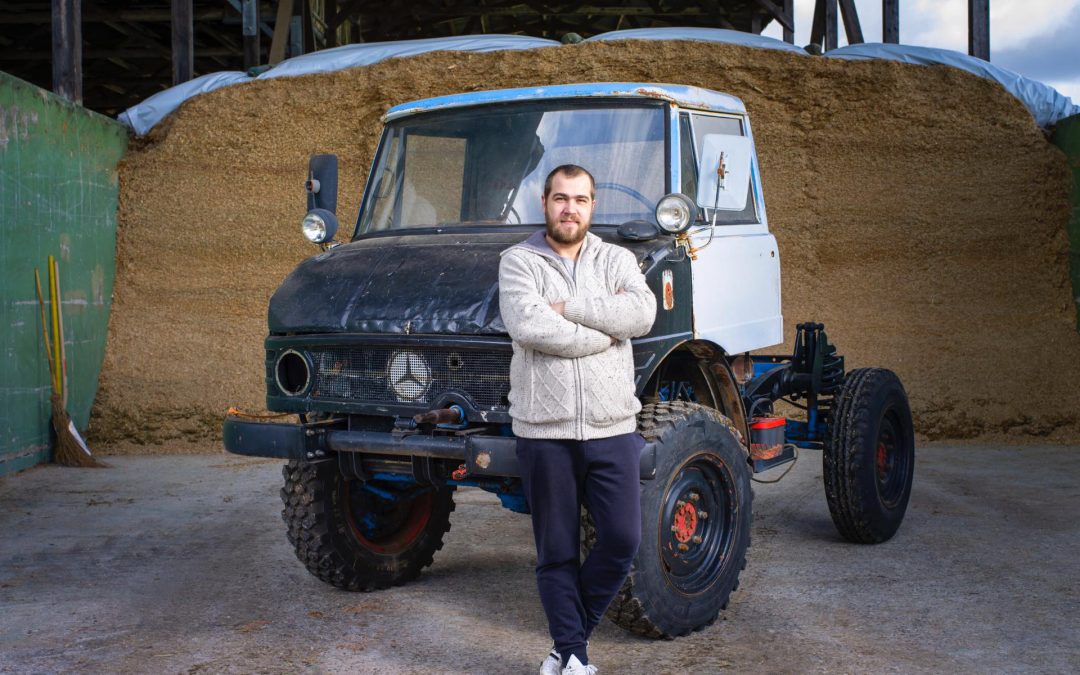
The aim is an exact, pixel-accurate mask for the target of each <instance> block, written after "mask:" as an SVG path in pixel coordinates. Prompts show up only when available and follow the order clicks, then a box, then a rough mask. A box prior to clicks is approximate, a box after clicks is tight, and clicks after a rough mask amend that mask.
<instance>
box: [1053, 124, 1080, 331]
mask: <svg viewBox="0 0 1080 675" xmlns="http://www.w3.org/2000/svg"><path fill="white" fill-rule="evenodd" d="M1051 140H1052V141H1053V142H1054V145H1056V146H1058V147H1059V148H1061V149H1062V150H1064V151H1065V155H1066V156H1067V157H1068V158H1069V168H1070V169H1071V170H1072V177H1073V184H1072V217H1071V218H1069V269H1070V272H1071V275H1072V290H1073V300H1074V301H1075V302H1076V329H1077V330H1080V115H1073V116H1072V117H1068V118H1066V119H1064V120H1062V121H1060V122H1058V123H1057V126H1056V127H1054V134H1053V136H1052V138H1051Z"/></svg>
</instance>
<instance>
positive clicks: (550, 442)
mask: <svg viewBox="0 0 1080 675" xmlns="http://www.w3.org/2000/svg"><path fill="white" fill-rule="evenodd" d="M595 185H596V184H595V181H594V180H593V177H592V175H591V174H589V172H588V171H586V170H585V169H583V168H581V167H580V166H576V165H573V164H567V165H563V166H560V167H557V168H556V169H555V170H553V171H552V172H551V173H550V174H548V177H547V180H546V181H545V183H544V194H543V196H542V197H541V204H542V205H543V207H544V219H545V221H546V228H545V230H544V231H542V232H539V231H538V232H536V233H534V234H533V235H532V236H530V237H529V238H528V239H526V240H525V241H523V242H522V243H520V244H517V245H515V246H512V247H510V248H509V249H507V250H506V251H503V253H502V259H501V261H500V265H499V309H500V313H501V315H502V320H503V323H504V324H505V325H506V329H507V332H508V333H510V337H511V338H512V340H513V343H514V344H513V347H514V356H513V359H512V361H511V364H510V396H509V398H510V416H511V418H512V420H513V429H514V435H515V436H517V457H518V463H519V465H520V469H521V481H522V485H523V487H524V490H525V497H526V499H527V500H528V503H529V508H530V511H531V513H532V524H533V536H534V538H535V540H536V557H537V564H536V583H537V587H538V588H539V591H540V601H541V604H542V605H543V607H544V613H545V614H546V615H547V619H548V628H549V631H550V633H551V637H552V639H553V640H554V643H555V644H554V646H553V647H552V650H551V653H550V654H549V655H548V656H547V658H546V659H544V661H543V663H542V664H541V669H540V672H541V673H542V674H543V675H558V674H559V673H560V672H561V673H562V674H563V675H588V674H591V673H595V672H596V667H595V666H593V665H590V664H589V657H588V653H587V650H586V648H587V644H588V639H589V635H590V634H591V633H592V630H593V629H594V628H596V626H597V624H599V623H600V619H601V617H602V616H603V615H604V612H605V610H606V609H607V607H608V605H609V604H610V603H611V601H612V599H613V598H614V597H615V594H616V593H617V592H618V590H619V587H620V586H622V583H623V580H624V579H625V578H626V575H627V573H628V572H629V571H630V564H631V562H632V561H633V559H634V556H635V555H636V553H637V548H638V544H639V542H640V539H641V516H640V511H641V506H640V503H639V499H640V497H639V482H638V481H639V475H638V472H639V464H640V453H641V448H642V447H643V445H644V439H642V438H641V436H640V435H639V434H638V433H637V431H636V430H637V417H636V416H637V413H638V411H639V410H641V403H640V402H639V401H638V400H637V397H636V396H635V395H634V392H635V387H634V359H633V354H632V351H631V346H630V338H632V337H638V336H640V335H644V334H645V333H647V332H649V329H650V328H651V327H652V323H653V320H654V319H655V317H656V299H655V297H654V296H653V294H652V292H651V291H650V290H649V288H648V286H647V285H646V284H645V277H644V275H642V273H641V271H640V270H639V269H638V265H637V259H636V258H635V257H634V255H633V254H632V253H630V252H629V251H627V250H626V249H624V248H621V247H619V246H614V245H611V244H607V243H604V242H603V241H601V239H600V238H599V237H597V236H596V235H594V234H592V233H590V232H589V226H590V224H591V221H592V213H593V209H594V207H595V204H596V199H595V197H596V194H595ZM583 503H584V504H585V507H586V508H587V509H588V510H589V513H590V514H591V515H592V518H593V520H594V522H595V523H596V529H597V538H596V544H595V545H594V546H593V548H592V551H591V552H590V553H589V556H588V557H587V558H586V559H585V561H584V563H579V553H578V551H579V546H580V543H579V528H580V521H579V518H580V512H581V505H582V504H583Z"/></svg>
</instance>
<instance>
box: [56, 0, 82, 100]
mask: <svg viewBox="0 0 1080 675" xmlns="http://www.w3.org/2000/svg"><path fill="white" fill-rule="evenodd" d="M81 4H82V0H52V75H53V91H54V92H56V93H57V94H59V95H60V96H63V97H64V98H66V99H68V100H69V101H74V102H75V103H80V104H81V103H82V98H83V92H82V23H81V17H80V15H81V9H82V8H81V7H80V5H81Z"/></svg>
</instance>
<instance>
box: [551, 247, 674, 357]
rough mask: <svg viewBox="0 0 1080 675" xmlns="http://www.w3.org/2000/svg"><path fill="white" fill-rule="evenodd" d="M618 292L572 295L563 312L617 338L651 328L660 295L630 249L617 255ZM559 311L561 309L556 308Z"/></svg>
mask: <svg viewBox="0 0 1080 675" xmlns="http://www.w3.org/2000/svg"><path fill="white" fill-rule="evenodd" d="M615 266H616V267H615V270H614V275H615V280H616V281H615V286H616V288H618V289H619V290H618V291H617V292H616V293H615V295H601V296H594V297H583V298H570V299H569V300H566V301H565V302H563V303H556V304H561V305H562V307H561V309H562V311H561V312H560V313H561V314H562V316H563V317H564V318H566V319H567V320H568V321H571V322H573V323H576V324H579V325H582V326H587V327H589V328H594V329H596V330H598V331H600V332H602V333H605V334H607V335H610V336H611V337H612V339H613V340H628V339H630V338H632V337H638V336H640V335H644V334H646V333H648V332H649V329H650V328H652V325H653V321H654V320H655V319H656V297H655V296H653V294H652V291H650V290H649V287H648V285H647V284H646V283H645V275H644V274H642V273H641V271H640V270H638V266H637V260H636V259H635V258H634V256H633V254H632V253H630V252H629V251H619V252H618V255H616V256H615ZM553 309H555V311H559V310H558V309H557V308H554V307H553Z"/></svg>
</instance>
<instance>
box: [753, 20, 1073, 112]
mask: <svg viewBox="0 0 1080 675" xmlns="http://www.w3.org/2000/svg"><path fill="white" fill-rule="evenodd" d="M855 8H856V10H857V11H858V13H859V23H860V24H861V25H862V31H863V38H864V39H865V40H866V41H867V42H881V0H855ZM967 8H968V0H900V42H901V43H902V44H911V45H919V46H921V47H939V48H942V49H953V50H955V51H958V52H963V53H965V54H966V53H967ZM813 16H814V0H795V43H796V44H798V45H805V44H806V43H808V42H809V41H810V25H811V21H812V20H813ZM838 23H839V33H840V45H841V46H843V45H845V44H847V39H846V37H845V35H844V27H843V22H838ZM763 35H768V36H769V37H775V38H777V39H781V38H782V37H783V31H782V29H781V27H780V25H779V24H778V23H776V22H775V21H774V22H772V23H771V24H770V25H769V27H768V29H767V30H765V32H764V33H763ZM990 62H991V63H993V64H995V65H998V66H1001V67H1002V68H1008V69H1009V70H1012V71H1014V72H1017V73H1020V74H1021V75H1024V76H1026V77H1030V78H1032V79H1034V80H1038V81H1039V82H1043V83H1046V84H1049V85H1050V86H1052V87H1054V88H1055V89H1057V90H1058V91H1059V92H1061V93H1062V94H1065V95H1066V96H1069V97H1071V98H1072V100H1073V103H1076V104H1078V105H1080V0H990Z"/></svg>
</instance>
